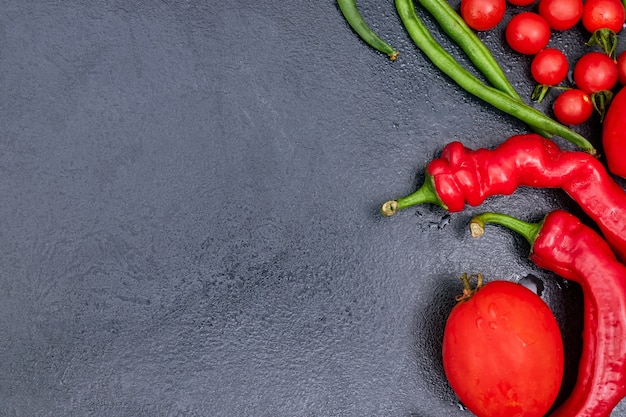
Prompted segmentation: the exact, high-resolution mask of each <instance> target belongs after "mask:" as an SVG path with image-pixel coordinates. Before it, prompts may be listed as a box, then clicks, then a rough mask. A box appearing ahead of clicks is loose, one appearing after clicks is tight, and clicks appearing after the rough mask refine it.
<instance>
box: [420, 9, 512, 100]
mask: <svg viewBox="0 0 626 417" xmlns="http://www.w3.org/2000/svg"><path fill="white" fill-rule="evenodd" d="M418 1H419V3H420V4H421V5H422V6H423V7H424V8H425V9H426V10H428V12H429V13H430V14H431V15H432V16H433V17H434V18H435V20H437V22H438V23H439V26H441V28H442V29H443V31H444V32H445V33H447V34H448V36H449V37H450V38H451V39H452V40H453V41H454V42H456V44H457V45H459V46H460V47H461V49H462V50H463V51H465V53H466V55H467V56H468V58H469V59H470V61H472V63H473V64H474V65H475V66H476V68H478V69H479V70H480V72H481V73H482V74H483V75H484V76H485V78H486V79H487V81H489V83H491V85H492V86H494V87H495V88H497V89H498V90H500V91H503V92H505V93H507V94H508V95H510V96H511V97H513V98H516V99H518V100H520V101H521V100H522V98H521V97H520V95H519V94H518V93H517V91H516V90H515V88H513V86H512V85H511V83H510V82H509V80H508V78H507V77H506V75H505V74H504V71H503V70H502V67H500V64H498V62H497V61H496V59H495V58H494V56H493V54H492V53H491V51H490V50H489V49H488V48H487V46H486V45H485V44H484V43H483V42H482V41H481V40H480V39H479V38H478V36H476V33H475V32H474V31H473V30H472V29H471V28H470V27H469V26H468V25H467V23H465V20H463V18H462V17H461V16H459V14H458V13H457V12H456V11H455V10H454V9H453V8H452V6H450V4H448V2H447V1H446V0H418Z"/></svg>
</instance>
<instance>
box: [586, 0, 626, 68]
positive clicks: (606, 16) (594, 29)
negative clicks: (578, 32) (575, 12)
mask: <svg viewBox="0 0 626 417" xmlns="http://www.w3.org/2000/svg"><path fill="white" fill-rule="evenodd" d="M624 17H625V15H624V5H623V4H622V2H621V1H620V0H586V1H585V3H584V4H583V15H582V22H583V26H584V27H585V29H587V31H588V32H590V33H591V34H592V36H591V39H590V40H589V42H588V44H589V45H595V44H597V45H598V46H599V47H600V48H601V49H602V50H603V51H604V52H605V53H606V54H607V55H609V56H610V57H613V54H614V53H615V48H616V46H617V33H619V32H620V31H621V30H622V27H623V25H624Z"/></svg>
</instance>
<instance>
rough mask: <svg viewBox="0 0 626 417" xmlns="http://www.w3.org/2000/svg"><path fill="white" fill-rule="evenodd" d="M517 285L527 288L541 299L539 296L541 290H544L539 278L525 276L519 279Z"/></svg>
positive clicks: (530, 275)
mask: <svg viewBox="0 0 626 417" xmlns="http://www.w3.org/2000/svg"><path fill="white" fill-rule="evenodd" d="M519 284H520V285H522V286H524V287H526V288H528V289H529V290H531V291H532V292H534V293H535V294H537V295H538V296H540V297H541V294H542V293H543V290H544V289H545V286H544V284H543V281H542V280H541V278H539V277H536V276H534V275H532V274H529V275H526V276H525V277H524V278H522V279H520V280H519Z"/></svg>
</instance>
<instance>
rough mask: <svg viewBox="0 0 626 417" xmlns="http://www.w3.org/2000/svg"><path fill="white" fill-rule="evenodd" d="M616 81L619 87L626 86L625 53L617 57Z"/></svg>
mask: <svg viewBox="0 0 626 417" xmlns="http://www.w3.org/2000/svg"><path fill="white" fill-rule="evenodd" d="M617 79H618V81H619V83H620V84H621V85H626V51H624V52H622V53H621V54H619V56H618V57H617Z"/></svg>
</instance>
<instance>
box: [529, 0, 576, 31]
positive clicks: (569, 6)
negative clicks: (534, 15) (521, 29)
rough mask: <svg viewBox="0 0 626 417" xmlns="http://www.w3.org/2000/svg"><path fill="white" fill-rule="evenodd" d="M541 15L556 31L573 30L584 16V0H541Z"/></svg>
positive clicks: (539, 8) (539, 9)
mask: <svg viewBox="0 0 626 417" xmlns="http://www.w3.org/2000/svg"><path fill="white" fill-rule="evenodd" d="M538 11H539V14H540V15H541V16H542V17H543V18H544V19H546V22H548V25H550V27H551V28H552V29H554V30H568V29H571V28H573V27H574V26H575V25H576V23H578V21H579V20H580V18H581V17H582V15H583V2H582V0H539V7H538Z"/></svg>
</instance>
